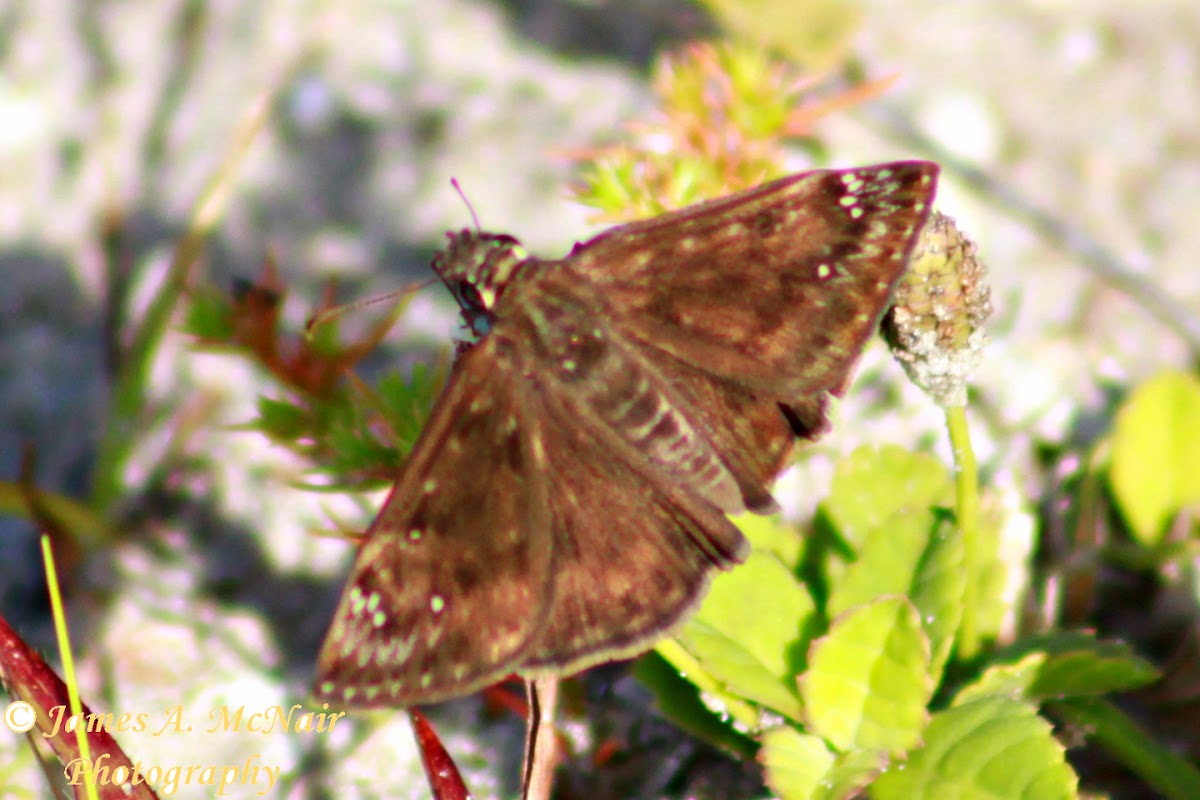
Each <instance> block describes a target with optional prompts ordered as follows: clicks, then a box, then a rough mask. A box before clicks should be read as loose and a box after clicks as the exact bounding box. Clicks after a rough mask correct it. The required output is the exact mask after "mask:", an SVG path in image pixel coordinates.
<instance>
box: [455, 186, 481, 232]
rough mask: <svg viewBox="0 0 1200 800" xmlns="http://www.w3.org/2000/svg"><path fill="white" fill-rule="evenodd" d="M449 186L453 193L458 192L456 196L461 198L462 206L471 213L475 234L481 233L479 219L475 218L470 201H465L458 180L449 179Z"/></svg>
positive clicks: (464, 194)
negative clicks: (452, 188)
mask: <svg viewBox="0 0 1200 800" xmlns="http://www.w3.org/2000/svg"><path fill="white" fill-rule="evenodd" d="M450 185H451V186H453V187H454V191H456V192H458V196H459V197H461V198H462V201H463V204H464V205H466V207H467V211H470V212H471V221H472V222H474V223H475V232H476V233H483V230H482V229H481V228H480V227H479V217H477V216H475V208H474V207H473V206H472V205H471V201H470V200H468V199H467V194H466V192H464V191H463V190H462V187H461V186H459V185H458V178H451V179H450Z"/></svg>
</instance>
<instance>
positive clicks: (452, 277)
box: [433, 229, 529, 336]
mask: <svg viewBox="0 0 1200 800" xmlns="http://www.w3.org/2000/svg"><path fill="white" fill-rule="evenodd" d="M446 236H447V237H448V238H449V239H450V244H449V245H448V246H447V247H446V249H445V250H442V251H441V252H440V253H438V254H437V255H436V256H434V259H433V271H434V272H436V273H437V275H438V277H439V278H441V279H442V283H444V284H446V288H447V289H449V290H450V293H451V294H453V295H454V299H455V300H457V301H458V305H459V306H460V307H461V308H462V313H463V318H464V319H465V320H466V322H467V325H468V326H469V327H470V328H471V330H472V331H474V333H475V335H477V336H482V335H483V334H485V333H487V331H488V328H489V327H490V321H491V315H492V307H493V306H494V305H495V304H496V300H497V299H499V297H500V294H501V293H502V292H503V291H504V286H505V284H506V283H507V282H508V280H509V278H510V277H511V276H512V274H513V272H514V271H515V269H516V268H517V266H518V265H519V264H521V262H523V261H525V260H526V259H527V258H529V254H528V253H526V252H525V249H524V248H523V247H521V244H520V242H518V241H517V240H516V239H514V238H513V237H511V236H507V235H505V234H502V233H484V232H483V231H472V230H466V229H464V230H462V231H459V232H458V233H448V234H446Z"/></svg>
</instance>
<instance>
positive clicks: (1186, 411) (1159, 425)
mask: <svg viewBox="0 0 1200 800" xmlns="http://www.w3.org/2000/svg"><path fill="white" fill-rule="evenodd" d="M1109 482H1110V484H1111V486H1112V491H1113V495H1114V496H1115V497H1116V500H1117V504H1118V505H1119V506H1120V508H1121V511H1122V513H1123V514H1124V515H1125V519H1126V521H1127V522H1128V523H1129V528H1130V531H1131V532H1132V534H1133V535H1134V537H1136V538H1137V539H1138V541H1140V542H1141V543H1142V544H1144V545H1146V546H1148V547H1153V546H1155V545H1158V544H1160V543H1161V542H1162V540H1163V536H1164V535H1165V534H1166V527H1167V522H1168V521H1169V520H1170V519H1171V517H1173V516H1174V515H1175V514H1176V513H1178V511H1179V509H1180V508H1181V507H1182V506H1185V505H1191V504H1195V503H1200V380H1198V379H1197V378H1196V377H1195V376H1194V375H1190V374H1187V373H1184V372H1164V373H1162V374H1160V375H1158V376H1157V377H1155V378H1152V379H1151V380H1149V381H1147V382H1146V383H1144V384H1142V386H1141V387H1139V388H1138V389H1137V390H1136V391H1135V392H1134V393H1133V395H1132V396H1131V397H1130V398H1129V399H1128V400H1126V402H1125V403H1124V405H1123V406H1122V407H1121V409H1120V411H1118V412H1117V419H1116V427H1115V430H1114V431H1113V439H1112V464H1111V467H1110V468H1109Z"/></svg>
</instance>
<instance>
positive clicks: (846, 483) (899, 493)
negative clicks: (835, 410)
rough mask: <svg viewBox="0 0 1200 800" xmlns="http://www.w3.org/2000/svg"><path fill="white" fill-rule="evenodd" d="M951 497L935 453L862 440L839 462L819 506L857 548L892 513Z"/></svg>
mask: <svg viewBox="0 0 1200 800" xmlns="http://www.w3.org/2000/svg"><path fill="white" fill-rule="evenodd" d="M953 503H954V484H953V483H952V482H951V480H950V476H949V475H948V474H947V472H946V467H945V465H943V464H942V463H941V462H940V461H938V460H937V459H936V458H934V457H933V456H930V455H926V454H923V453H910V452H908V451H907V450H905V449H903V448H901V447H896V446H894V445H887V446H884V447H878V446H875V445H866V446H863V447H860V448H858V449H857V450H855V451H854V452H853V453H851V454H850V455H849V456H847V457H846V458H844V459H842V460H841V461H840V462H838V465H837V467H836V470H835V471H834V475H833V485H832V486H831V487H830V491H829V497H828V498H826V499H825V501H824V502H823V503H822V504H821V508H822V509H823V511H824V512H825V514H826V516H827V517H828V518H829V520H830V521H831V522H832V523H833V524H834V526H835V527H836V528H837V529H838V532H839V533H840V534H841V536H842V537H843V538H844V539H845V540H846V541H847V542H848V543H849V544H850V546H851V547H852V548H853V549H854V550H856V551H857V550H858V549H859V548H860V547H861V546H862V545H863V543H864V542H865V541H866V540H867V537H868V536H870V534H871V533H872V532H873V531H876V530H879V529H880V528H882V527H884V526H885V525H887V524H888V523H889V522H890V520H891V518H892V517H894V516H896V515H908V514H909V513H911V512H912V511H914V510H916V511H919V512H925V511H927V510H928V509H929V508H930V507H932V506H951V505H953Z"/></svg>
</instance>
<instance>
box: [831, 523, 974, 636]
mask: <svg viewBox="0 0 1200 800" xmlns="http://www.w3.org/2000/svg"><path fill="white" fill-rule="evenodd" d="M935 524H936V522H935V520H934V517H933V515H932V514H931V513H929V511H928V510H927V509H926V510H915V509H914V510H911V511H909V512H908V513H900V514H896V515H894V516H892V517H889V518H888V519H887V520H885V521H884V522H883V523H882V524H881V525H879V526H878V527H876V528H874V529H872V530H870V531H869V532H867V533H866V539H865V541H863V543H862V545H861V546H860V547H859V549H858V560H856V561H855V562H854V563H852V564H850V566H849V567H847V568H846V571H845V572H844V573H843V575H842V576H841V578H840V579H839V580H838V582H837V584H836V585H835V586H834V588H833V593H832V594H831V595H830V597H829V604H828V608H827V613H828V614H829V615H830V616H837V615H838V614H841V613H843V612H844V611H847V610H848V609H851V608H853V607H855V606H860V605H862V604H863V603H869V602H871V601H872V600H874V599H875V598H876V597H879V596H881V595H886V594H904V595H907V594H908V591H909V589H910V587H911V586H912V583H913V578H914V574H915V573H916V571H917V565H918V564H919V563H920V560H921V556H922V555H923V554H924V553H925V551H926V549H927V548H928V546H929V540H930V531H932V530H933V527H934V525H935ZM959 599H960V601H961V595H960V598H959Z"/></svg>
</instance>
